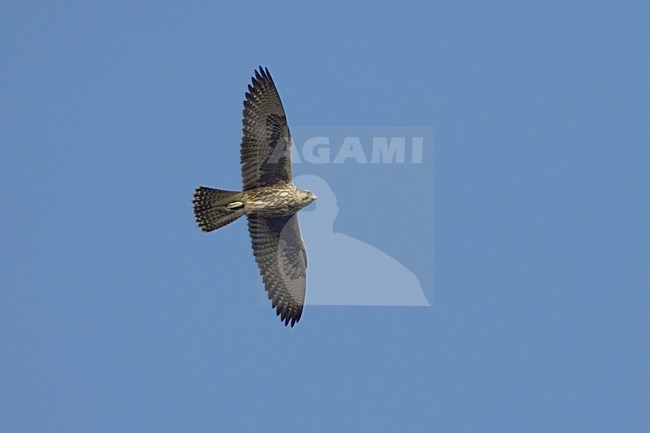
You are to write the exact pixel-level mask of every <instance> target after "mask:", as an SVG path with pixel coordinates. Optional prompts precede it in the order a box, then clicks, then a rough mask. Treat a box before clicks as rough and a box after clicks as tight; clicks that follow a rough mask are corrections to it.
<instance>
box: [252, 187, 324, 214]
mask: <svg viewBox="0 0 650 433" xmlns="http://www.w3.org/2000/svg"><path fill="white" fill-rule="evenodd" d="M310 194H311V193H309V192H308V191H305V190H301V189H298V188H296V187H295V186H294V185H293V184H288V185H277V186H263V187H261V188H255V189H251V190H248V191H243V193H242V202H243V204H244V209H247V211H246V213H255V214H259V215H265V216H285V215H291V214H294V213H296V212H298V211H299V210H300V209H302V208H303V207H305V206H307V205H308V204H309V203H311V202H312V201H313V200H310V198H311V197H312V196H311V195H310Z"/></svg>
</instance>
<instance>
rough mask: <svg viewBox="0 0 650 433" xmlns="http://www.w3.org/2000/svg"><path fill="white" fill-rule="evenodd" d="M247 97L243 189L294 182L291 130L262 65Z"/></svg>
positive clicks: (276, 93) (243, 128) (242, 165)
mask: <svg viewBox="0 0 650 433" xmlns="http://www.w3.org/2000/svg"><path fill="white" fill-rule="evenodd" d="M252 82H253V83H252V85H249V86H248V92H246V99H245V100H244V120H243V121H242V130H243V138H242V143H241V174H242V182H243V189H244V190H247V189H252V188H259V187H261V186H269V185H281V184H287V183H290V182H291V133H290V132H289V126H287V117H286V116H285V114H284V108H283V107H282V101H280V95H278V90H277V89H276V88H275V84H274V83H273V79H272V78H271V74H270V73H269V70H268V69H266V68H264V69H262V67H261V66H260V68H259V70H257V71H255V76H254V77H253V79H252Z"/></svg>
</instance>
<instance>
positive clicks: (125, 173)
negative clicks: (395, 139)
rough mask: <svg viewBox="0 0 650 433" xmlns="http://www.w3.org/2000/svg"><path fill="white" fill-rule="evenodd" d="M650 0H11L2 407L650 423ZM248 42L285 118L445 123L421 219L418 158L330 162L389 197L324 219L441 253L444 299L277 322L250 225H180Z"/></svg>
mask: <svg viewBox="0 0 650 433" xmlns="http://www.w3.org/2000/svg"><path fill="white" fill-rule="evenodd" d="M649 13H650V8H648V6H647V4H646V3H645V2H641V1H624V2H600V1H595V2H577V1H568V2H567V1H563V2H559V1H557V2H556V1H547V2H515V1H501V2H478V1H475V2H472V1H467V2H462V1H461V2H458V1H446V2H405V3H399V4H398V3H396V2H372V3H370V2H367V3H366V2H355V3H352V4H348V3H347V2H336V1H334V2H327V3H320V4H315V5H314V4H310V5H307V4H306V2H304V4H303V3H298V2H291V3H281V4H275V3H274V4H271V3H268V2H257V1H251V2H242V3H241V4H237V5H234V4H232V5H220V4H217V2H149V3H147V2H120V1H117V2H29V1H26V2H11V3H10V2H4V3H3V4H2V6H0V57H1V58H2V59H3V61H2V65H3V66H2V68H0V81H1V83H2V85H1V86H0V117H1V119H2V123H1V125H0V182H1V185H2V188H0V203H1V205H0V206H1V209H2V212H1V213H0V227H1V229H0V266H1V270H2V272H1V273H0V355H1V356H0V431H3V432H16V433H21V432H39V433H48V432H79V433H82V432H83V433H95V432H96V433H127V432H190V431H191V432H222V431H223V432H261V431H264V432H304V431H309V432H366V431H367V432H377V431H379V432H394V431H413V432H431V431H440V432H499V433H504V432H556V433H557V432H571V433H577V432H589V433H593V432H611V431H624V432H644V431H647V429H648V426H649V425H650V415H648V414H650V411H649V410H648V403H647V402H648V401H650V372H649V369H648V367H647V366H648V365H650V348H649V346H648V344H647V340H648V334H649V330H650V329H649V324H650V320H649V319H648V310H649V307H650V295H649V291H648V289H649V286H650V271H649V267H648V263H649V262H650V253H649V252H650V226H649V223H648V221H650V203H649V200H648V185H649V184H650V174H649V173H650V170H648V167H649V166H650V148H649V147H648V145H649V144H650V123H649V122H648V113H649V112H650V97H649V96H650V95H649V92H650V88H649V85H648V76H650V70H649V69H650V68H649V66H650V60H649V59H650V56H649V55H648V53H649V48H650V47H649V45H650V34H649V33H650V31H649V28H648V25H647V17H648V14H649ZM260 64H261V65H265V66H268V67H269V69H270V70H271V72H272V74H273V75H274V78H275V80H276V82H277V84H278V86H279V88H280V92H281V95H282V98H283V102H284V104H285V107H286V111H287V115H288V117H289V122H290V124H291V125H296V126H299V125H315V126H323V127H338V126H343V127H348V126H353V127H354V126H358V125H379V126H382V125H402V126H404V125H405V126H413V125H425V126H432V127H433V128H435V164H434V165H433V164H432V165H429V166H428V167H430V169H431V171H427V172H426V173H424V174H423V176H422V177H421V179H424V182H425V183H426V182H431V181H433V182H434V184H433V187H432V188H431V189H430V191H431V192H432V194H431V197H430V198H431V200H429V197H428V196H427V197H426V203H427V206H429V205H431V204H432V203H433V200H435V212H434V213H435V215H434V217H433V218H431V221H430V223H429V224H424V223H423V221H424V222H426V219H423V218H422V215H418V210H417V209H418V207H417V204H414V203H412V202H411V200H406V202H405V201H404V200H399V199H400V198H401V197H402V195H401V193H400V191H407V190H409V188H414V187H415V186H416V185H417V184H416V183H414V182H413V179H412V178H410V177H408V176H401V175H399V174H396V173H397V172H392V171H391V170H392V168H383V169H381V170H383V171H381V170H380V171H375V172H372V173H370V172H369V171H368V170H367V168H365V167H364V168H363V170H366V171H361V170H362V169H361V168H359V169H358V170H357V169H355V167H354V165H344V166H342V168H341V169H340V171H337V170H338V168H337V167H334V166H330V167H328V169H329V170H331V173H332V176H334V177H335V179H336V182H338V184H340V185H353V186H354V188H355V189H354V190H355V191H356V188H359V189H360V191H363V188H366V189H369V190H371V189H372V188H371V187H372V186H373V185H382V187H386V185H390V188H392V189H391V192H393V193H391V194H386V195H385V197H384V199H385V200H386V206H387V207H388V208H390V209H391V210H392V211H394V210H395V209H403V211H401V212H398V213H396V215H397V217H394V218H393V217H391V218H386V217H384V218H382V217H381V215H380V216H374V215H375V214H376V209H378V207H377V201H376V200H370V201H369V203H371V204H373V205H372V206H371V205H370V204H368V203H366V204H364V203H361V204H355V200H354V195H353V194H350V193H348V194H347V195H346V194H345V193H344V194H343V195H342V196H340V199H339V201H338V207H339V214H338V219H337V221H336V223H335V225H334V230H335V231H337V232H341V233H345V234H346V235H348V236H352V237H354V238H356V239H360V240H363V241H364V242H366V243H369V244H372V245H374V246H376V247H378V248H380V249H382V250H383V251H385V252H386V253H387V254H390V255H391V256H393V257H395V258H397V259H399V261H400V262H402V263H404V264H405V265H406V266H408V267H409V268H410V269H412V270H414V272H415V273H416V274H418V275H419V276H420V277H421V278H424V279H426V278H429V277H422V275H423V274H422V273H421V272H420V271H419V270H427V271H431V272H433V273H432V274H430V275H434V276H431V278H432V280H431V281H435V287H433V285H424V287H423V289H424V291H425V292H426V295H427V297H428V298H429V299H430V300H431V302H432V304H433V306H432V307H422V308H408V307H383V308H379V307H375V308H372V307H350V306H346V307H317V306H314V307H309V306H308V307H307V308H306V309H305V313H304V315H303V318H302V320H301V322H300V323H299V324H298V326H296V328H294V329H287V328H285V327H284V326H282V325H281V324H280V322H279V320H277V319H276V317H275V315H274V314H273V311H272V310H271V308H270V307H268V306H259V305H258V295H259V291H260V290H261V289H260V287H261V281H260V278H259V277H258V274H257V269H256V268H255V264H254V261H253V258H252V254H251V252H250V245H249V240H248V237H247V233H246V229H245V224H244V222H237V223H235V224H234V225H232V226H231V227H228V228H227V229H223V230H220V231H219V232H217V233H214V234H211V235H205V234H202V233H200V232H199V231H198V230H197V229H196V227H195V226H194V222H193V218H192V215H191V205H190V200H191V193H192V189H193V188H194V187H195V186H197V185H199V184H205V185H211V186H220V187H223V188H236V187H237V185H238V184H239V167H238V153H239V148H238V147H239V142H240V138H241V118H240V117H241V108H242V106H241V104H242V98H243V94H244V90H245V86H246V84H247V83H248V80H249V77H250V75H251V73H252V71H253V70H254V68H255V67H257V65H260ZM301 169H304V172H305V173H307V172H309V171H310V170H308V167H304V166H301ZM369 176H370V177H369ZM372 176H376V178H377V179H376V182H379V181H380V180H381V178H383V180H382V181H381V182H382V183H379V184H377V183H375V179H374V178H373V177H372ZM386 176H389V178H390V179H392V181H391V182H388V183H385V177H386ZM338 184H337V185H338ZM338 191H341V188H340V187H339V188H338ZM338 191H337V194H338ZM407 197H411V196H407ZM373 206H374V207H373ZM414 213H415V214H416V215H415V216H414V215H413V214H414ZM411 221H416V222H417V223H415V224H414V223H412V222H411ZM421 230H425V231H426V234H425V235H422V234H421ZM414 239H416V240H417V241H414ZM422 239H430V241H431V242H430V244H429V243H427V242H423V241H422ZM308 248H309V245H308ZM431 248H434V249H435V258H434V257H433V255H432V254H430V253H431V251H432V250H431ZM321 283H322V281H321ZM434 292H435V293H434ZM434 295H435V296H434Z"/></svg>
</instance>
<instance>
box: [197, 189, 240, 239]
mask: <svg viewBox="0 0 650 433" xmlns="http://www.w3.org/2000/svg"><path fill="white" fill-rule="evenodd" d="M241 199H242V193H241V192H239V191H226V190H223V189H214V188H206V187H204V186H200V187H198V188H197V189H196V190H194V200H192V203H193V204H194V219H195V220H196V224H197V225H198V226H199V228H200V229H201V230H203V231H204V232H211V231H212V230H216V229H218V228H220V227H223V226H225V225H226V224H230V223H231V222H233V221H235V220H236V219H237V218H239V217H240V216H242V215H244V203H243V202H242V201H240V200H241Z"/></svg>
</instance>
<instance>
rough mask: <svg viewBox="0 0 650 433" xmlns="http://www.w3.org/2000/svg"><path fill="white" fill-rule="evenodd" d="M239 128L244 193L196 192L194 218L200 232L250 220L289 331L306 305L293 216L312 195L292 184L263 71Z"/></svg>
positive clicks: (281, 125)
mask: <svg viewBox="0 0 650 433" xmlns="http://www.w3.org/2000/svg"><path fill="white" fill-rule="evenodd" d="M242 124H243V127H242V130H243V138H242V142H241V151H240V159H241V176H242V184H243V186H242V191H227V190H222V189H214V188H207V187H204V186H201V187H198V188H196V190H195V191H194V200H193V201H192V203H193V204H194V218H195V220H196V223H197V225H198V226H199V228H200V229H201V230H202V231H204V232H211V231H213V230H216V229H218V228H220V227H223V226H225V225H226V224H230V223H231V222H233V221H235V220H237V219H238V218H239V217H241V216H244V215H245V216H246V217H247V218H248V232H249V234H250V237H251V243H252V246H253V255H254V256H255V261H256V262H257V266H258V267H259V270H260V274H261V275H262V280H263V281H264V289H265V290H266V292H267V293H268V297H269V299H270V300H271V304H272V306H273V308H275V309H276V313H277V315H278V316H280V319H281V320H282V321H283V322H284V324H285V325H288V324H291V326H292V327H293V326H294V325H295V324H296V322H298V320H300V316H301V315H302V309H303V306H304V303H305V285H306V270H307V253H306V251H305V244H304V243H303V241H302V237H301V236H300V228H299V227H298V216H297V212H298V211H299V210H300V209H302V208H303V207H305V206H307V205H308V204H310V203H311V202H313V201H314V200H316V195H314V194H313V193H312V192H310V191H307V190H303V189H298V188H296V187H295V185H294V184H293V179H292V176H291V133H290V132H289V126H288V125H287V117H286V115H285V114H284V108H283V107H282V101H280V95H279V94H278V90H277V89H276V87H275V83H274V82H273V78H271V74H270V73H269V70H268V69H266V68H262V67H261V66H260V68H259V69H258V70H256V71H255V76H254V77H253V78H252V84H251V85H249V86H248V92H246V99H245V100H244V119H243V121H242Z"/></svg>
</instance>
